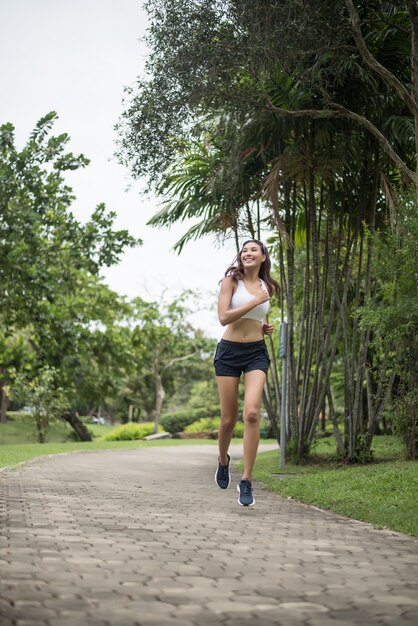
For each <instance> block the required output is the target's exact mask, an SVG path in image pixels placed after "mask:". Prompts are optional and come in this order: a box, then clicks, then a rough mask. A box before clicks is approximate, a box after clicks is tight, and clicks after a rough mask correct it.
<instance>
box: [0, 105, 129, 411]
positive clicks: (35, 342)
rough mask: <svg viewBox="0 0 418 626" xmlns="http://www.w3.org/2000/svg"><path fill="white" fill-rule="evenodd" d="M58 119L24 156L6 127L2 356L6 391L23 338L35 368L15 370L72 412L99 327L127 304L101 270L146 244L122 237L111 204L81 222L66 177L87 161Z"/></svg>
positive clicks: (0, 243) (41, 128)
mask: <svg viewBox="0 0 418 626" xmlns="http://www.w3.org/2000/svg"><path fill="white" fill-rule="evenodd" d="M56 118H57V116H56V114H55V113H49V114H48V115H46V116H45V117H44V118H42V119H41V120H39V122H38V123H37V125H36V127H35V129H34V131H33V132H32V133H31V135H30V138H29V141H28V142H27V144H26V145H25V146H24V148H23V150H21V151H19V150H18V149H17V148H16V147H15V145H14V136H13V131H14V128H13V126H12V125H11V124H4V125H3V126H2V127H1V128H0V309H1V319H0V321H1V326H2V331H3V333H4V342H3V350H2V354H1V355H0V358H1V359H2V362H3V365H4V367H3V374H2V380H3V384H4V382H5V381H6V382H7V376H6V373H5V372H6V371H7V368H8V367H9V366H8V363H9V361H10V359H11V360H12V361H13V359H14V357H13V356H12V355H10V354H8V351H9V352H10V350H9V346H10V344H11V341H12V337H14V336H16V334H19V333H21V334H24V336H25V338H26V342H27V345H29V346H30V351H31V353H32V355H33V356H32V362H31V363H30V366H29V367H26V370H27V371H26V372H25V374H24V372H23V370H25V365H29V364H28V362H26V363H21V364H20V365H18V366H17V365H16V364H15V365H16V367H17V369H18V370H19V371H18V373H20V375H21V376H23V375H24V378H25V380H26V382H27V385H26V386H27V388H28V389H29V388H30V389H32V390H33V391H34V393H35V391H36V389H35V387H36V384H35V383H36V381H41V382H40V383H39V384H40V385H41V386H42V387H43V388H45V389H46V390H47V391H45V393H46V394H47V395H48V394H49V393H50V392H51V394H53V388H54V386H55V388H56V391H57V393H58V390H59V389H61V388H65V397H66V399H67V401H68V403H69V405H71V404H72V403H73V402H74V400H75V399H76V397H77V396H76V392H75V391H74V387H76V383H75V381H76V380H77V369H74V365H75V364H76V363H78V362H79V361H80V360H83V358H85V357H86V354H87V353H88V341H89V340H90V339H91V337H92V332H91V331H92V326H93V325H94V324H95V325H98V324H100V323H106V322H108V321H109V320H111V319H112V316H113V318H114V317H115V313H113V312H112V311H113V310H114V309H115V308H117V307H118V306H119V301H118V298H117V296H116V294H114V293H113V292H111V290H109V289H108V288H107V287H105V286H104V285H103V284H101V282H100V277H99V273H100V269H101V267H103V266H107V265H112V264H114V263H116V262H117V261H118V259H119V258H120V255H121V253H122V251H123V249H124V248H125V247H126V246H133V245H137V244H139V243H140V242H139V241H136V240H135V239H134V238H133V237H131V236H130V235H129V234H128V233H127V231H124V230H120V231H114V230H113V223H114V219H115V213H112V212H107V211H106V208H105V206H104V204H100V205H98V206H97V208H96V209H95V210H94V212H93V214H92V216H91V218H90V220H89V221H88V222H87V223H86V224H84V225H83V224H81V223H79V222H78V221H77V220H76V219H75V217H74V216H73V214H72V212H71V203H72V201H73V199H74V196H73V194H72V190H71V188H70V187H68V185H67V184H66V183H65V178H64V177H65V172H66V171H68V170H75V169H77V168H79V167H85V166H86V165H87V163H88V161H87V159H86V158H85V157H84V156H83V155H79V156H74V155H73V154H72V153H67V152H66V151H65V150H66V145H67V143H68V141H69V137H68V135H66V134H62V135H60V136H52V135H51V129H52V126H53V123H54V121H55V120H56ZM27 361H28V360H27ZM45 372H46V373H47V374H48V376H47V378H48V381H47V383H46V382H45V381H44V373H45ZM51 372H53V375H52V374H51ZM45 376H46V374H45ZM45 380H46V379H45ZM42 381H44V382H45V385H44V384H43V382H42ZM10 382H11V383H13V381H12V380H10ZM34 384H35V387H33V385H34ZM51 397H52V396H51ZM3 399H4V392H3ZM48 402H49V401H48ZM69 408H70V406H67V409H69ZM39 415H40V414H39Z"/></svg>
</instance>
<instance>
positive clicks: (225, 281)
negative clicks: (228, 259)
mask: <svg viewBox="0 0 418 626" xmlns="http://www.w3.org/2000/svg"><path fill="white" fill-rule="evenodd" d="M239 282H242V281H240V279H239V278H236V277H235V276H230V275H228V276H224V277H223V278H222V280H221V281H220V285H221V291H232V292H235V291H236V289H237V288H238V285H239Z"/></svg>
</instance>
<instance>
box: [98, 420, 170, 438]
mask: <svg viewBox="0 0 418 626" xmlns="http://www.w3.org/2000/svg"><path fill="white" fill-rule="evenodd" d="M158 431H159V432H161V431H162V428H161V427H160V428H159V429H158ZM153 432H154V422H143V423H142V424H137V423H134V422H129V423H128V424H122V426H117V427H116V428H114V429H113V430H111V431H110V433H107V435H104V436H103V437H102V438H101V441H129V440H133V439H143V438H144V437H146V436H147V435H152V433H153Z"/></svg>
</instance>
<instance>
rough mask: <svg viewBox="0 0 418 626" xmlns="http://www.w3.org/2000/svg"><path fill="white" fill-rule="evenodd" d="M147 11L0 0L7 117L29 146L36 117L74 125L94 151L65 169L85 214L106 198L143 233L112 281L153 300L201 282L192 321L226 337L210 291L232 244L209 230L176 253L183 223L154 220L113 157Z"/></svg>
mask: <svg viewBox="0 0 418 626" xmlns="http://www.w3.org/2000/svg"><path fill="white" fill-rule="evenodd" d="M146 19H147V17H146V14H145V13H144V11H143V10H142V2H141V1H140V0H120V1H119V2H115V1H114V0H67V1H64V0H1V1H0V23H1V25H2V36H1V38H0V79H1V98H0V123H1V124H3V123H5V122H11V123H12V124H14V126H15V127H16V141H17V144H18V146H19V147H21V146H22V145H23V143H24V142H25V141H26V140H27V138H28V135H29V133H30V131H31V130H32V128H33V127H34V126H35V124H36V122H37V121H38V119H39V118H40V117H42V116H43V115H45V114H46V113H48V112H49V111H57V113H58V115H59V121H58V123H57V124H56V126H55V132H56V133H61V132H67V133H68V134H69V135H70V137H71V143H70V146H69V149H71V150H72V151H73V152H76V153H79V152H83V153H84V154H85V155H86V156H87V157H88V158H89V159H91V163H90V165H89V166H88V167H87V168H85V169H84V170H82V171H80V172H74V173H71V174H69V175H68V177H67V181H68V183H69V184H70V185H71V186H72V187H73V189H74V192H75V195H76V196H77V200H76V202H75V204H74V213H75V215H76V216H77V218H78V219H80V220H81V221H84V220H86V219H88V217H89V215H90V214H91V213H92V211H93V209H94V208H95V206H96V205H97V204H98V203H99V202H105V203H106V205H107V207H108V208H109V209H111V210H114V211H116V212H117V215H118V218H117V222H116V226H117V228H127V229H128V230H129V232H130V233H131V234H132V235H134V236H136V237H140V238H141V239H143V241H144V245H143V246H142V247H140V248H137V249H134V250H129V251H127V252H126V253H125V255H124V257H123V259H122V261H121V263H120V264H119V265H118V266H117V267H114V268H109V269H108V270H105V271H104V272H103V275H104V276H105V279H106V282H107V283H108V284H109V286H110V287H111V288H112V289H114V290H116V291H118V292H120V293H122V294H125V295H127V296H130V297H134V296H141V297H143V298H145V299H158V298H159V296H160V294H161V293H162V291H163V290H167V294H169V295H170V296H173V297H175V295H176V294H178V293H179V292H180V291H181V290H182V289H184V288H191V289H202V292H203V295H202V300H201V307H199V308H201V310H199V311H197V312H196V313H195V314H194V315H193V318H192V319H193V322H194V323H195V325H196V326H199V327H200V328H202V330H205V332H206V334H207V335H208V336H212V337H217V338H219V337H220V335H221V332H222V330H223V329H222V327H220V325H219V322H218V320H217V316H216V311H215V300H216V298H214V297H213V295H212V294H213V292H217V289H218V286H217V283H218V281H219V279H220V278H221V276H222V275H223V273H224V271H225V269H226V267H227V265H228V264H229V263H230V262H231V260H232V257H233V255H234V249H233V245H232V244H231V245H229V246H225V247H221V248H219V247H218V246H217V245H216V244H215V243H214V241H213V240H210V239H206V240H202V241H200V242H197V243H192V244H189V245H188V246H186V248H185V249H184V251H183V252H182V254H181V255H180V256H177V255H175V254H174V253H173V252H171V248H172V246H173V244H174V243H175V241H176V240H177V239H178V238H179V237H180V235H181V234H183V232H184V230H185V226H184V225H179V226H177V227H175V228H173V229H172V230H171V231H167V230H156V229H154V228H150V227H148V226H146V225H145V224H146V222H147V220H149V218H150V217H151V216H152V215H153V214H154V213H155V211H156V210H157V206H158V200H157V199H151V200H150V199H145V198H144V197H143V196H141V195H140V193H139V192H140V187H141V183H140V182H134V183H133V184H132V185H131V188H130V189H129V191H126V189H127V187H128V186H129V185H130V184H131V183H132V182H133V181H132V179H131V178H130V175H129V171H127V170H126V169H125V168H124V167H122V166H121V165H119V164H118V163H117V162H116V160H115V158H114V157H113V154H114V152H115V140H116V133H115V131H114V125H115V123H116V122H117V121H118V118H119V116H120V114H121V111H122V99H123V88H124V86H126V85H132V84H133V83H134V82H135V78H136V77H137V76H138V75H141V74H143V69H144V60H145V57H146V54H147V50H146V47H145V45H144V43H143V41H141V39H142V38H143V36H144V34H145V30H146V25H147V23H146ZM209 294H210V295H209Z"/></svg>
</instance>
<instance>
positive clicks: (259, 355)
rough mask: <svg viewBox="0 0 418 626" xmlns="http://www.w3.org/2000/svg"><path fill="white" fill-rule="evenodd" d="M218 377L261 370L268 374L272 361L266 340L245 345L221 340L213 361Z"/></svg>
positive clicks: (237, 375) (238, 375)
mask: <svg viewBox="0 0 418 626" xmlns="http://www.w3.org/2000/svg"><path fill="white" fill-rule="evenodd" d="M213 364H214V366H215V372H216V375H217V376H236V377H237V378H239V377H240V376H241V372H244V374H246V373H247V372H252V371H253V370H261V371H262V372H264V373H265V374H267V370H268V368H269V365H270V359H269V355H268V352H267V346H266V344H265V343H264V340H261V341H251V342H249V343H243V342H241V341H227V340H226V339H221V340H220V342H219V343H218V346H217V348H216V352H215V358H214V359H213Z"/></svg>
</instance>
